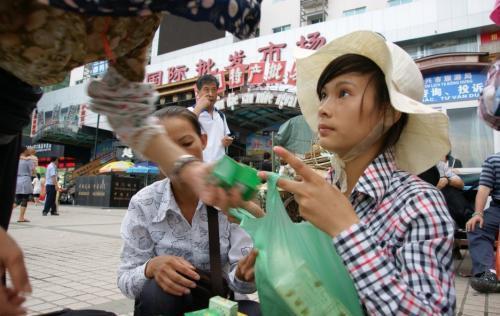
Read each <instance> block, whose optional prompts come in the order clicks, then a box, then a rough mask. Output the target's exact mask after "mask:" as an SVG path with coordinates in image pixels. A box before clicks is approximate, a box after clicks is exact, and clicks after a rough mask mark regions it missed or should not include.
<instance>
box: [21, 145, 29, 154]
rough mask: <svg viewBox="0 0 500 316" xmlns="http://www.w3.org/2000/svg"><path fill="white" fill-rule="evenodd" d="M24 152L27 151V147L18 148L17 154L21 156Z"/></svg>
mask: <svg viewBox="0 0 500 316" xmlns="http://www.w3.org/2000/svg"><path fill="white" fill-rule="evenodd" d="M26 150H28V147H26V146H21V147H20V148H19V154H23V153H24V152H25V151H26Z"/></svg>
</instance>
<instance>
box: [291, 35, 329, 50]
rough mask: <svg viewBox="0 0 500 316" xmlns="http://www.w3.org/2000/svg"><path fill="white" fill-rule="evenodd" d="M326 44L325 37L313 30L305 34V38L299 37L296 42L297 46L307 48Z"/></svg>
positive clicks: (315, 47) (316, 47)
mask: <svg viewBox="0 0 500 316" xmlns="http://www.w3.org/2000/svg"><path fill="white" fill-rule="evenodd" d="M325 44H326V38H324V37H323V36H321V34H320V33H319V32H314V33H310V34H307V39H306V37H304V36H301V37H300V40H299V41H298V42H297V46H298V47H300V48H307V49H314V50H316V49H318V48H320V47H321V46H323V45H325Z"/></svg>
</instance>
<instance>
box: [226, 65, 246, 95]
mask: <svg viewBox="0 0 500 316" xmlns="http://www.w3.org/2000/svg"><path fill="white" fill-rule="evenodd" d="M228 74H229V80H228V82H227V86H228V88H230V89H233V88H238V87H241V86H243V85H244V84H245V65H242V64H240V65H235V66H233V67H230V68H229V69H228Z"/></svg>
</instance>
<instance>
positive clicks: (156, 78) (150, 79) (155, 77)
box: [146, 71, 163, 86]
mask: <svg viewBox="0 0 500 316" xmlns="http://www.w3.org/2000/svg"><path fill="white" fill-rule="evenodd" d="M146 82H147V83H153V84H155V85H157V86H160V85H161V84H162V82H163V71H157V72H152V73H149V74H147V76H146Z"/></svg>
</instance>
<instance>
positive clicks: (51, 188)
mask: <svg viewBox="0 0 500 316" xmlns="http://www.w3.org/2000/svg"><path fill="white" fill-rule="evenodd" d="M45 190H46V192H47V195H46V197H45V206H44V207H43V214H44V215H47V213H48V212H49V210H52V208H53V206H52V203H55V201H56V187H55V185H50V184H48V185H47V186H46V187H45Z"/></svg>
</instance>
